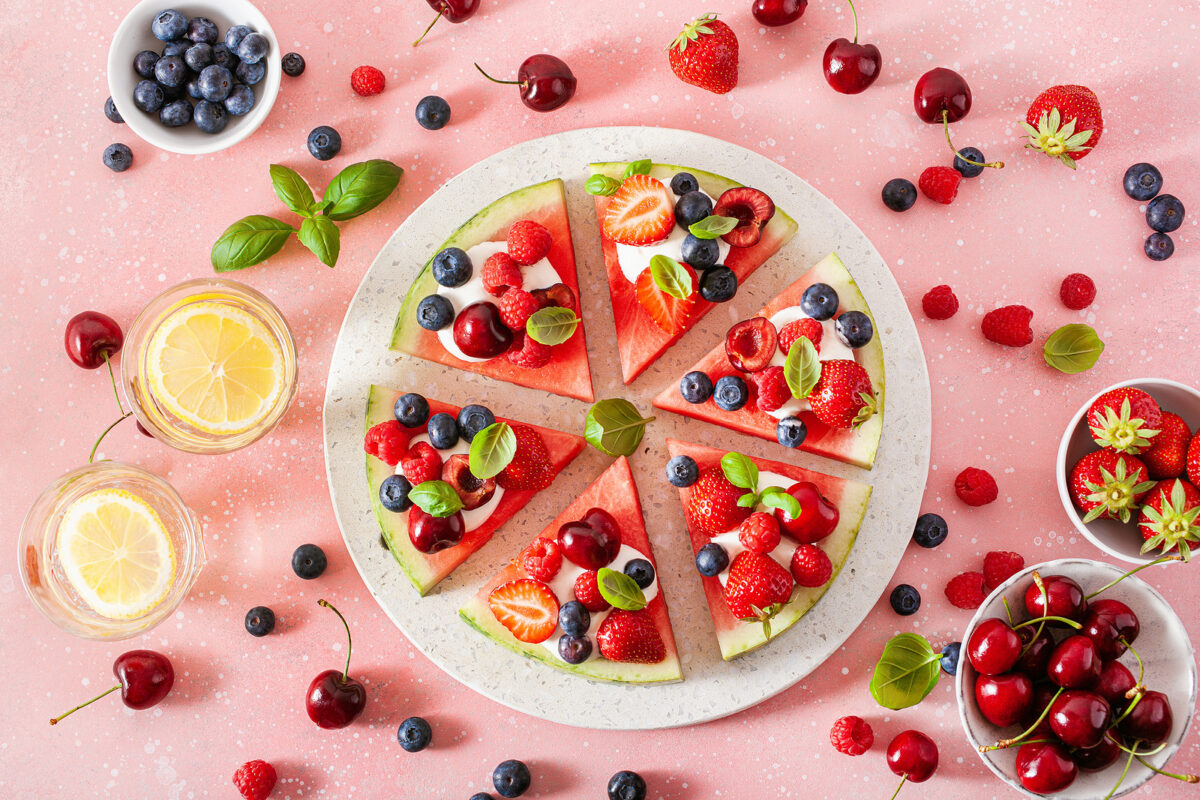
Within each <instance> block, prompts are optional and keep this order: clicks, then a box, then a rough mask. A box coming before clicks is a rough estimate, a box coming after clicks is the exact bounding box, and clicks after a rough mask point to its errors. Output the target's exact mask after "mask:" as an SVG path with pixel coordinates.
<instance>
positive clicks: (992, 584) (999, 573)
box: [983, 550, 1025, 592]
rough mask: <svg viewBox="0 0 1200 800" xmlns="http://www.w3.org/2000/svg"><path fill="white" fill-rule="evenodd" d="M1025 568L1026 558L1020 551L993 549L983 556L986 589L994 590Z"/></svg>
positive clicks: (984, 585)
mask: <svg viewBox="0 0 1200 800" xmlns="http://www.w3.org/2000/svg"><path fill="white" fill-rule="evenodd" d="M1023 569H1025V558H1024V556H1022V555H1021V554H1020V553H1012V552H1008V551H1006V550H992V551H991V552H989V553H988V554H987V555H985V556H984V557H983V588H984V590H985V591H988V592H990V591H992V590H993V589H995V588H996V587H997V586H999V585H1000V584H1002V583H1004V582H1005V581H1006V580H1008V579H1009V578H1011V577H1012V576H1013V575H1016V574H1017V573H1018V572H1020V571H1021V570H1023Z"/></svg>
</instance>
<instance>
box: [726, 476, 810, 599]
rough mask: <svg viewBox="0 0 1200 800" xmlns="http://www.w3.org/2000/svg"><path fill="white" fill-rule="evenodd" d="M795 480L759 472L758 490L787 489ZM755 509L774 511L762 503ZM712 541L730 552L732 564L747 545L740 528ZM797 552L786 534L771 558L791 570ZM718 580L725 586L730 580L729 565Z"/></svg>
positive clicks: (781, 538)
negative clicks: (740, 533)
mask: <svg viewBox="0 0 1200 800" xmlns="http://www.w3.org/2000/svg"><path fill="white" fill-rule="evenodd" d="M795 482H796V481H794V480H792V479H791V478H789V477H787V476H786V475H780V474H779V473H777V472H760V473H758V490H757V491H759V492H761V491H762V490H763V489H766V488H767V487H768V486H778V487H779V488H781V489H785V490H786V489H787V488H788V487H789V486H791V485H792V484H793V483H795ZM754 510H755V511H767V512H773V509H770V508H767V507H766V506H764V505H761V504H760V505H759V506H757V507H756V508H755V509H754ZM739 527H740V526H739ZM710 541H712V542H713V543H714V544H719V545H721V547H724V548H725V552H726V553H728V554H729V563H730V564H732V563H733V560H734V559H735V558H737V557H738V556H739V555H740V554H741V553H742V551H743V550H745V549H746V548H745V547H743V546H742V543H741V542H739V541H738V529H737V528H734V529H733V530H729V531H725V532H724V533H720V534H717V535H716V536H714V537H712V539H711V540H710ZM795 552H796V543H795V542H794V541H792V539H791V538H789V537H788V536H786V535H784V536H781V537H780V538H779V545H778V546H776V548H775V549H774V550H772V551H771V558H773V559H775V560H776V561H777V562H779V564H780V565H781V566H782V567H783V568H784V569H786V570H790V569H791V568H792V554H793V553H795ZM717 580H719V581H720V582H721V585H722V586H724V585H725V584H726V582H727V581H728V580H729V566H728V565H727V566H726V567H725V569H723V570H721V572H720V573H718V574H717Z"/></svg>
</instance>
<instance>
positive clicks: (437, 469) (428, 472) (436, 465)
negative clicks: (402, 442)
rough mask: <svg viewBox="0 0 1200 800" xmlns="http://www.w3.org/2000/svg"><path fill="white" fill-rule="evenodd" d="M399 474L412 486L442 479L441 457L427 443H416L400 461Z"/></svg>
mask: <svg viewBox="0 0 1200 800" xmlns="http://www.w3.org/2000/svg"><path fill="white" fill-rule="evenodd" d="M400 472H401V473H403V475H404V477H406V478H408V482H409V483H411V484H412V485H413V486H416V485H417V484H418V483H424V482H425V481H436V480H438V479H439V478H441V477H442V457H441V456H440V455H438V451H437V450H434V449H433V445H431V444H430V443H429V442H417V443H416V444H414V445H413V446H412V447H410V448H408V452H407V453H405V454H404V457H403V458H401V459H400Z"/></svg>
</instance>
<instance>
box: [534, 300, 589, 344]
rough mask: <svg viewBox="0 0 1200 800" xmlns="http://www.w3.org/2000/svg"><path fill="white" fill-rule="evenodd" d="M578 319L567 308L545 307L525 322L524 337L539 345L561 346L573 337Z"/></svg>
mask: <svg viewBox="0 0 1200 800" xmlns="http://www.w3.org/2000/svg"><path fill="white" fill-rule="evenodd" d="M578 327H579V317H577V316H575V312H574V311H572V310H571V309H569V308H563V307H561V306H547V307H546V308H539V309H538V310H537V311H535V312H533V314H531V315H530V317H529V319H528V320H526V321H525V335H526V336H528V337H529V338H531V339H533V340H534V341H535V342H538V343H539V344H545V345H550V346H554V345H556V344H562V343H563V342H565V341H566V340H567V339H570V338H571V337H572V336H574V335H575V329H576V328H578Z"/></svg>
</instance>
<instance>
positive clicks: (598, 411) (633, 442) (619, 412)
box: [583, 397, 654, 456]
mask: <svg viewBox="0 0 1200 800" xmlns="http://www.w3.org/2000/svg"><path fill="white" fill-rule="evenodd" d="M653 421H654V417H647V418H643V417H642V415H641V414H640V413H638V410H637V406H635V405H634V404H633V403H631V402H629V401H628V400H626V399H624V398H621V397H614V398H610V399H608V400H601V401H600V402H599V403H596V405H594V406H592V407H591V408H590V409H588V413H587V420H586V421H585V423H584V428H583V438H584V439H586V440H587V442H588V444H590V445H591V446H592V447H594V448H596V449H597V450H599V451H600V452H601V453H604V454H606V455H610V456H631V455H633V453H634V451H635V450H637V448H638V445H639V444H641V443H642V436H643V434H645V432H646V425H647V423H650V422H653Z"/></svg>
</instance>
